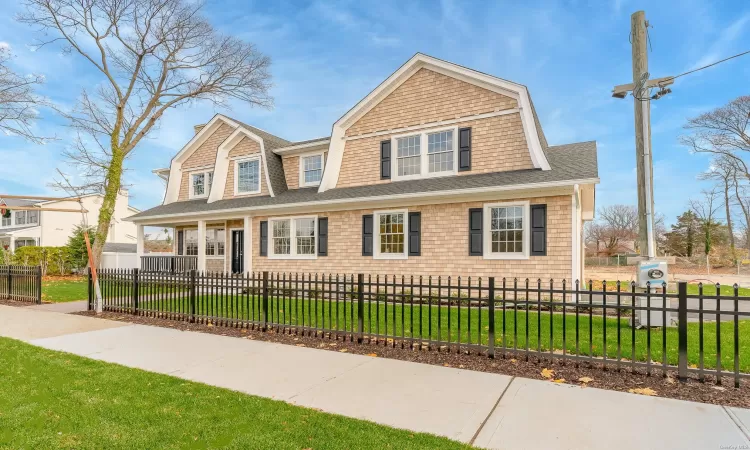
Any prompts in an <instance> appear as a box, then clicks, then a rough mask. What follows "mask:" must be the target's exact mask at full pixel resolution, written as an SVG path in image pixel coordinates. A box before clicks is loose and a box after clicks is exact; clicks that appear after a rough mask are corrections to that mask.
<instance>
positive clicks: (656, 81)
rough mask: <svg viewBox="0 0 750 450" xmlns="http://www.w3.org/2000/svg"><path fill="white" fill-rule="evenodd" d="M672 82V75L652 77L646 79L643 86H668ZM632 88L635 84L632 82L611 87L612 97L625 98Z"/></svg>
mask: <svg viewBox="0 0 750 450" xmlns="http://www.w3.org/2000/svg"><path fill="white" fill-rule="evenodd" d="M673 83H674V77H661V78H652V79H650V80H648V81H646V83H645V85H644V88H652V87H660V88H662V87H665V86H669V85H670V84H673ZM633 89H635V84H633V83H628V84H620V85H617V86H615V87H614V88H613V89H612V97H615V98H625V97H626V96H627V95H628V92H632V91H633Z"/></svg>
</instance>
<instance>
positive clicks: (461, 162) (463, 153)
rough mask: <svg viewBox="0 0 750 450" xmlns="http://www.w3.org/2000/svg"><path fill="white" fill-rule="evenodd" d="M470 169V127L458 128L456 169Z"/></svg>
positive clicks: (462, 170) (460, 170)
mask: <svg viewBox="0 0 750 450" xmlns="http://www.w3.org/2000/svg"><path fill="white" fill-rule="evenodd" d="M467 170H471V128H459V129H458V171H459V172H465V171H467Z"/></svg>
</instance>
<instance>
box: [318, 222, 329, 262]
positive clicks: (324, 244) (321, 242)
mask: <svg viewBox="0 0 750 450" xmlns="http://www.w3.org/2000/svg"><path fill="white" fill-rule="evenodd" d="M318 256H328V217H318Z"/></svg>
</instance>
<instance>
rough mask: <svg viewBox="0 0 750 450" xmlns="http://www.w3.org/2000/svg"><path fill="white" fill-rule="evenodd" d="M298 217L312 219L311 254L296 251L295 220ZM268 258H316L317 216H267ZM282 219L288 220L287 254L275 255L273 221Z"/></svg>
mask: <svg viewBox="0 0 750 450" xmlns="http://www.w3.org/2000/svg"><path fill="white" fill-rule="evenodd" d="M298 219H313V227H314V228H315V235H314V236H313V246H314V249H315V251H314V252H313V254H312V255H304V254H302V255H300V254H298V253H297V235H296V234H297V220H298ZM267 220H268V259H306V260H307V259H318V216H317V215H308V216H282V217H269V218H268V219H267ZM282 220H288V221H289V254H288V255H284V254H281V255H277V254H276V253H274V252H273V250H274V246H273V223H274V222H280V221H282Z"/></svg>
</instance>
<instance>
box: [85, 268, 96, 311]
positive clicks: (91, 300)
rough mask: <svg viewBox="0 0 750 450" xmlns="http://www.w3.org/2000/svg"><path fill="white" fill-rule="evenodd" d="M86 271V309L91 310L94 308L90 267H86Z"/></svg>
mask: <svg viewBox="0 0 750 450" xmlns="http://www.w3.org/2000/svg"><path fill="white" fill-rule="evenodd" d="M86 271H87V272H88V279H89V285H88V287H89V289H88V291H89V304H88V310H89V311H91V310H93V309H94V279H93V278H92V276H91V267H88V268H87V269H86Z"/></svg>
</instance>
